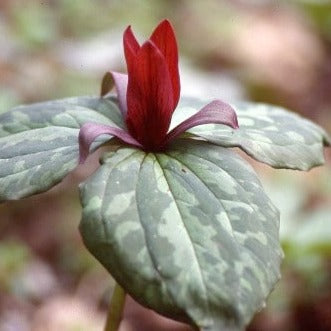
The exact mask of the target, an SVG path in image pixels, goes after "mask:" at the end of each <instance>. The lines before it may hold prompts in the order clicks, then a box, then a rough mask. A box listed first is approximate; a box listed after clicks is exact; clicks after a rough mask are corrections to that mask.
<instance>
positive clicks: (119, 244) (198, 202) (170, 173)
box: [80, 139, 282, 331]
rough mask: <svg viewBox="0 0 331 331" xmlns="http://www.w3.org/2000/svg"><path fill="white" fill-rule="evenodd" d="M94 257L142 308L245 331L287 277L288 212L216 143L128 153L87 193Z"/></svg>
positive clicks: (85, 232)
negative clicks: (282, 213) (284, 225)
mask: <svg viewBox="0 0 331 331" xmlns="http://www.w3.org/2000/svg"><path fill="white" fill-rule="evenodd" d="M81 200H82V205H83V216H82V221H81V224H80V230H81V233H82V236H83V239H84V242H85V244H86V246H87V247H88V249H89V250H90V252H91V253H92V254H93V255H94V256H95V257H96V258H97V259H98V260H99V261H100V262H101V263H102V264H103V265H104V266H105V267H106V268H107V269H108V271H109V272H110V273H111V274H112V275H113V276H114V278H115V279H116V280H117V282H118V283H119V284H120V285H121V286H122V287H124V288H125V289H126V291H128V292H129V293H130V294H131V295H132V296H133V297H134V298H135V299H136V300H137V301H139V302H140V303H142V304H143V305H145V306H147V307H150V308H152V309H154V310H156V311H157V312H159V313H161V314H163V315H166V316H169V317H172V318H174V319H179V320H183V321H186V322H189V323H191V324H193V325H196V326H198V327H199V328H201V329H202V330H215V331H216V330H217V331H218V330H223V329H224V330H241V329H243V327H244V325H246V324H247V323H248V322H249V321H250V319H251V318H252V316H253V315H254V313H255V312H256V311H258V310H259V309H261V308H262V307H263V305H264V300H265V298H266V297H267V296H268V294H269V292H270V291H271V289H272V288H273V286H274V284H275V282H276V281H277V280H278V279H279V276H280V274H279V264H280V261H281V257H282V252H281V249H280V245H279V240H278V230H279V214H278V211H277V210H276V208H275V207H274V206H273V205H272V203H271V202H270V200H269V199H268V197H267V196H266V194H265V193H264V191H263V188H262V187H261V184H260V182H259V180H258V178H257V177H256V174H255V173H254V171H253V169H252V168H251V167H250V165H249V164H247V163H246V162H245V161H244V160H242V159H241V158H240V157H239V156H238V155H236V153H234V152H233V151H231V150H229V149H225V148H222V147H219V146H216V145H211V144H208V143H205V142H199V141H193V140H187V141H186V140H183V139H182V140H177V141H176V142H175V143H174V144H173V146H171V148H170V149H169V150H168V151H167V152H166V153H155V154H153V153H144V152H143V151H140V150H137V149H133V148H124V147H123V148H119V149H118V150H117V151H116V152H112V153H109V154H106V155H105V157H104V158H103V160H102V165H101V167H100V168H99V169H98V170H97V171H96V173H95V174H94V175H93V176H92V177H90V178H89V179H88V180H87V181H86V182H85V183H84V184H83V185H82V186H81Z"/></svg>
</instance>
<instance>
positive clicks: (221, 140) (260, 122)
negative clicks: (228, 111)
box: [171, 98, 330, 170]
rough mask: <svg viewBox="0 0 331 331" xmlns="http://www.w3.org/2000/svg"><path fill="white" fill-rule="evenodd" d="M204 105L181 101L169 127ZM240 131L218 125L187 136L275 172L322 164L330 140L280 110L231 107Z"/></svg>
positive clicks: (248, 105) (255, 105)
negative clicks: (246, 157) (229, 150)
mask: <svg viewBox="0 0 331 331" xmlns="http://www.w3.org/2000/svg"><path fill="white" fill-rule="evenodd" d="M204 104H206V101H201V100H199V99H185V98H182V99H181V102H180V105H179V106H178V108H177V110H176V111H175V113H174V116H173V119H172V120H173V121H172V125H171V127H175V126H176V125H178V124H179V123H180V122H182V121H183V120H184V119H186V118H188V117H189V116H191V115H192V114H195V113H196V112H197V111H198V110H199V109H200V107H201V106H202V105H204ZM231 106H232V107H233V108H234V109H235V111H236V113H237V117H238V122H239V129H238V130H233V129H231V128H229V127H226V126H224V125H219V124H207V125H201V126H197V127H194V128H192V129H190V130H189V131H188V132H190V133H192V134H194V135H196V136H198V137H201V138H204V139H205V140H207V141H210V142H212V143H215V144H218V145H220V146H223V147H239V148H241V149H242V150H243V151H245V152H246V153H247V154H249V155H250V156H251V157H253V158H254V159H256V160H258V161H261V162H264V163H267V164H269V165H271V166H272V167H274V168H290V169H298V170H309V169H310V168H312V167H314V166H318V165H321V164H323V163H324V156H323V146H329V145H330V137H329V136H328V135H327V133H326V132H325V131H324V130H323V129H322V128H321V127H319V126H318V125H316V124H314V123H313V122H311V121H309V120H307V119H304V118H302V117H300V116H299V115H297V114H294V113H292V112H289V111H287V110H285V109H283V108H280V107H276V106H271V105H266V104H258V103H250V102H241V103H233V104H231Z"/></svg>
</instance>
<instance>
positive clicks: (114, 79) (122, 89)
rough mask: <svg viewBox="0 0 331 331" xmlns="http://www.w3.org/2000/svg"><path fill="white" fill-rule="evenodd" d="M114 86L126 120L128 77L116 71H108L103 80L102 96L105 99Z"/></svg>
mask: <svg viewBox="0 0 331 331" xmlns="http://www.w3.org/2000/svg"><path fill="white" fill-rule="evenodd" d="M114 86H115V88H116V92H117V97H118V103H119V106H120V110H121V112H122V115H123V118H124V119H125V117H126V112H127V104H126V91H127V88H128V75H126V74H121V73H119V72H115V71H108V72H107V73H106V74H105V75H104V76H103V79H102V83H101V96H102V97H103V96H104V95H106V94H107V93H108V92H110V91H111V90H112V89H113V87H114Z"/></svg>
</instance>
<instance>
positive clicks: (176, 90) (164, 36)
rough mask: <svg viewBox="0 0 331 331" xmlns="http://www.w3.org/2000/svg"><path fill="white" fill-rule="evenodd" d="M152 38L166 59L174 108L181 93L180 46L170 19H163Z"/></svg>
mask: <svg viewBox="0 0 331 331" xmlns="http://www.w3.org/2000/svg"><path fill="white" fill-rule="evenodd" d="M150 40H151V41H153V43H154V44H155V45H156V46H157V48H158V49H159V50H160V51H161V53H162V54H163V55H164V57H165V59H166V62H167V65H168V68H169V73H170V78H171V84H172V90H173V95H174V106H173V110H174V109H175V108H176V106H177V104H178V100H179V95H180V79H179V71H178V47H177V41H176V36H175V32H174V30H173V28H172V25H171V23H170V22H169V21H168V20H164V21H162V22H161V23H160V24H159V25H158V26H157V27H156V29H155V30H154V32H153V34H152V35H151V37H150Z"/></svg>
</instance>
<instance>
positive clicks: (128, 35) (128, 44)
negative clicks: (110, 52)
mask: <svg viewBox="0 0 331 331" xmlns="http://www.w3.org/2000/svg"><path fill="white" fill-rule="evenodd" d="M123 46H124V55H125V59H126V64H127V67H128V72H130V70H131V67H132V62H133V61H134V59H135V57H136V56H137V53H138V51H139V49H140V45H139V43H138V41H137V39H136V37H135V36H134V34H133V32H132V30H131V26H128V27H127V28H126V30H125V31H124V34H123Z"/></svg>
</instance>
